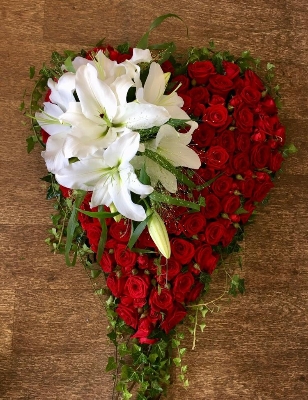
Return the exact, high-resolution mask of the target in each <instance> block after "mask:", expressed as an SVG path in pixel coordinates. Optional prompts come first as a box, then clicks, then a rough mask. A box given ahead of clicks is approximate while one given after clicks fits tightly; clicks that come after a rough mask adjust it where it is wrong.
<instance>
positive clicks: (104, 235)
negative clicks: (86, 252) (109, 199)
mask: <svg viewBox="0 0 308 400" xmlns="http://www.w3.org/2000/svg"><path fill="white" fill-rule="evenodd" d="M100 207H101V206H100ZM99 220H100V223H101V227H102V233H101V237H100V239H99V242H98V251H97V254H96V259H97V262H98V263H100V261H101V259H102V256H103V252H104V249H105V244H106V241H107V224H106V219H105V218H100V219H99Z"/></svg>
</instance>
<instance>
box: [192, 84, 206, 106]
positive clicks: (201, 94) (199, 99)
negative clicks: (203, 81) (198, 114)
mask: <svg viewBox="0 0 308 400" xmlns="http://www.w3.org/2000/svg"><path fill="white" fill-rule="evenodd" d="M187 94H188V95H189V96H190V97H191V100H192V103H193V104H197V103H202V104H207V103H208V101H209V92H208V90H207V89H206V88H205V87H203V86H196V87H193V88H192V89H190V90H189V91H188V92H187Z"/></svg>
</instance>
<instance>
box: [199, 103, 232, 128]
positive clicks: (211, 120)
mask: <svg viewBox="0 0 308 400" xmlns="http://www.w3.org/2000/svg"><path fill="white" fill-rule="evenodd" d="M228 116H229V115H228V110H227V109H226V107H225V106H222V105H221V104H216V105H214V106H210V107H208V108H207V109H206V110H205V115H204V117H203V121H205V122H207V123H208V124H209V125H211V126H213V127H214V128H219V127H222V126H223V127H224V126H225V125H226V123H227V122H228Z"/></svg>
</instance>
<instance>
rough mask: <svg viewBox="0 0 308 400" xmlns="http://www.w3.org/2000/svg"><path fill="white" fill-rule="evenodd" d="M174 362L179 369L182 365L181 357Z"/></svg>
mask: <svg viewBox="0 0 308 400" xmlns="http://www.w3.org/2000/svg"><path fill="white" fill-rule="evenodd" d="M173 362H174V364H175V365H176V366H177V367H179V366H180V365H181V359H180V358H179V357H176V358H174V359H173Z"/></svg>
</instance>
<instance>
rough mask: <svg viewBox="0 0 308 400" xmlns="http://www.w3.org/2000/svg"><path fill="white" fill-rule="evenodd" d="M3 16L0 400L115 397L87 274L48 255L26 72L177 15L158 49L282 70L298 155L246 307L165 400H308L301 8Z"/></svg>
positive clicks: (195, 356) (274, 4) (256, 236)
mask: <svg viewBox="0 0 308 400" xmlns="http://www.w3.org/2000/svg"><path fill="white" fill-rule="evenodd" d="M0 10H1V24H0V55H1V62H0V116H1V140H0V166H1V169H0V171H1V178H0V182H1V198H2V205H1V211H0V213H1V219H0V224H1V225H0V249H1V258H0V398H1V399H6V400H9V399H10V400H11V399H12V400H19V399H20V400H21V399H23V400H25V399H42V400H51V399H59V400H70V399H80V400H84V399H85V400H87V399H89V400H90V399H91V400H92V399H93V400H96V399H106V400H109V399H110V392H111V377H110V375H106V374H105V373H104V368H105V364H106V360H107V357H108V356H110V355H111V354H112V346H111V345H109V343H108V342H107V340H106V319H105V316H104V312H103V310H102V309H101V307H100V304H99V302H98V300H97V298H96V297H95V296H94V295H93V293H92V287H91V285H90V283H89V281H88V278H87V276H86V274H85V272H84V271H83V270H82V268H81V267H76V268H73V269H69V268H67V267H66V266H65V263H64V259H63V257H62V256H57V255H52V254H51V253H50V252H49V249H48V247H47V246H46V245H45V244H44V239H45V238H46V236H47V234H46V231H47V229H48V227H49V215H50V213H51V204H50V203H48V202H47V201H45V199H44V198H45V185H44V184H43V183H42V182H41V181H40V180H39V178H40V177H41V176H44V174H45V167H44V163H43V160H42V159H41V157H40V154H39V149H37V150H35V151H34V152H33V153H32V154H31V155H27V154H26V147H25V139H26V137H27V136H28V134H29V131H28V128H26V127H24V126H23V125H22V124H21V120H22V116H21V114H20V113H19V112H18V110H17V108H18V106H19V104H20V101H21V98H22V94H23V91H24V89H25V88H28V89H30V88H31V82H30V81H29V79H28V68H29V65H35V66H36V67H37V68H39V67H40V66H41V65H42V63H43V62H44V61H47V60H49V57H50V53H51V51H53V50H58V51H61V50H64V49H73V50H79V49H80V48H81V47H88V46H89V45H91V44H93V43H95V42H96V41H97V40H99V39H100V38H102V37H106V39H107V41H108V42H110V43H113V44H118V43H120V42H124V41H126V40H129V41H130V42H131V43H132V44H134V43H136V40H137V39H138V38H139V37H140V36H141V34H142V33H143V32H145V30H146V28H147V27H148V26H149V24H150V22H151V21H152V20H153V19H154V18H155V17H157V16H159V15H161V14H164V13H169V12H171V13H174V12H175V13H178V14H179V15H180V16H181V17H182V18H183V19H184V20H185V23H186V24H187V25H188V26H189V32H190V37H189V39H187V38H186V37H185V26H184V25H183V24H181V23H179V22H178V21H175V20H170V22H168V23H165V24H164V25H163V26H162V27H161V28H160V29H159V30H158V32H157V33H154V34H153V36H152V41H153V42H154V41H156V42H157V41H159V42H162V41H166V40H170V37H172V38H173V39H174V40H175V41H176V42H177V44H178V46H179V48H180V49H184V48H186V47H188V46H190V45H197V44H202V43H204V44H206V43H207V42H208V41H209V40H210V39H214V40H215V42H216V44H217V47H218V48H220V49H230V50H232V51H234V52H235V53H236V54H239V53H240V52H241V51H242V50H244V49H250V50H251V52H252V54H253V55H254V56H259V57H261V58H262V59H263V60H265V61H270V62H272V63H274V64H275V65H276V67H277V77H278V81H279V82H280V84H281V93H282V97H283V102H284V109H283V111H282V113H281V118H282V120H283V122H284V123H285V125H286V126H287V130H288V135H289V141H290V142H293V143H294V144H295V145H296V146H297V147H298V148H299V151H298V153H297V155H296V156H294V157H292V158H290V159H288V160H287V161H286V163H285V165H284V171H285V173H284V174H283V175H282V176H281V178H280V179H279V181H278V182H277V186H276V188H275V189H274V190H273V193H272V196H271V201H270V205H269V206H268V207H267V208H266V209H264V210H263V209H259V216H258V219H257V221H256V223H255V224H254V225H253V226H250V227H249V228H248V229H247V236H246V240H245V262H244V269H243V276H244V277H245V279H246V286H247V292H246V294H245V296H244V297H241V298H237V299H235V300H234V301H232V302H231V304H225V305H223V307H222V309H221V311H220V312H219V313H216V314H213V315H211V316H210V317H209V318H208V319H207V328H206V330H205V332H204V334H203V335H201V334H200V335H199V336H198V346H197V350H196V351H191V350H190V351H188V352H187V355H186V361H187V363H188V364H190V368H189V374H188V377H189V380H190V385H191V386H190V389H189V390H188V391H185V390H184V389H183V388H182V387H181V385H180V384H179V383H178V381H177V380H176V376H174V378H175V384H174V385H173V387H172V388H171V390H170V391H169V395H168V399H170V400H171V399H173V400H177V399H190V398H194V399H195V400H203V399H207V400H233V399H234V400H236V399H245V400H271V399H273V400H276V399H279V400H280V399H281V400H282V399H286V400H304V399H308V374H307V367H308V361H307V356H308V353H307V347H308V332H307V297H308V293H307V289H308V283H307V275H308V241H307V239H308V232H307V226H308V224H307V223H308V210H307V203H308V174H307V166H308V161H307V160H308V157H307V149H308V139H307V128H308V119H307V116H308V104H307V93H308V83H307V75H308V71H307V64H308V50H307V49H308V46H307V25H308V24H307V22H308V13H307V2H306V0H257V1H253V2H251V1H245V0H216V1H210V0H191V1H185V0H170V1H168V2H166V1H160V0H154V1H151V2H143V1H142V2H141V1H140V2H138V1H135V0H132V1H124V0H109V1H106V0H88V1H84V0H74V1H73V0H66V1H60V0H49V1H48V0H46V1H44V0H36V1H28V0H10V1H8V0H7V1H5V0H4V1H1V6H0ZM186 344H187V346H191V339H190V337H189V335H187V341H186Z"/></svg>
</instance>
